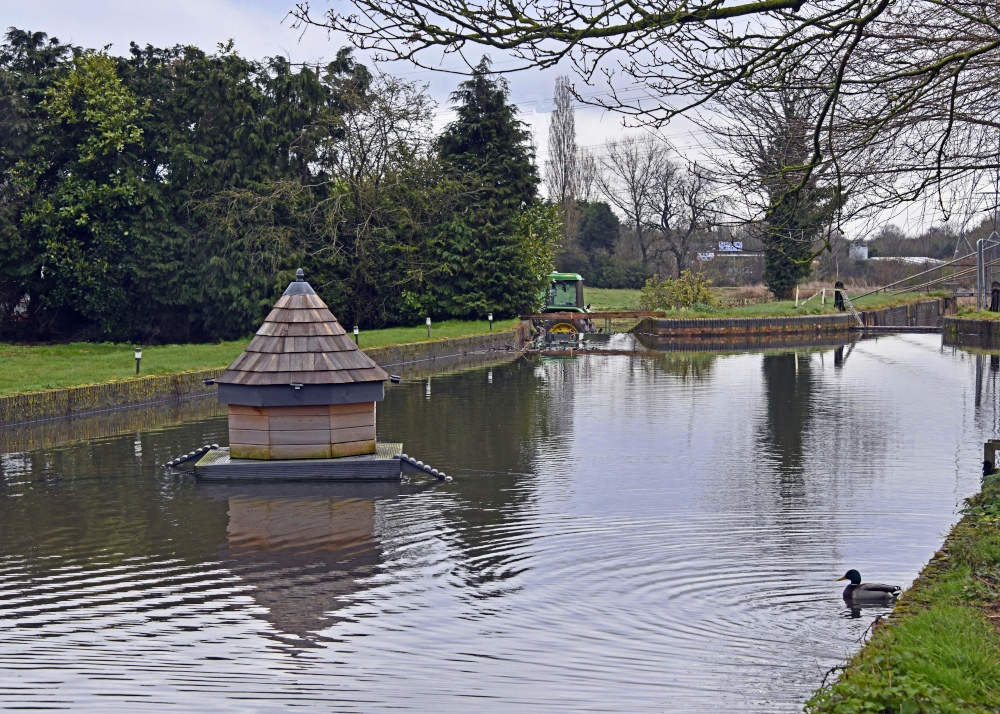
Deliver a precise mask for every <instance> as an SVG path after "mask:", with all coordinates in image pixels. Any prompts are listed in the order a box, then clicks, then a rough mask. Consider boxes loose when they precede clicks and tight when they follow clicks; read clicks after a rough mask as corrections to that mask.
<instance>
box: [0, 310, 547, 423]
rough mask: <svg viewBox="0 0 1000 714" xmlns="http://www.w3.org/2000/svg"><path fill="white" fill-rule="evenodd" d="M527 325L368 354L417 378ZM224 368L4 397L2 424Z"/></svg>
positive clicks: (120, 400) (196, 382)
mask: <svg viewBox="0 0 1000 714" xmlns="http://www.w3.org/2000/svg"><path fill="white" fill-rule="evenodd" d="M528 329H529V328H528V327H526V326H524V325H521V326H518V327H517V328H515V329H514V330H504V331H497V332H494V333H489V334H486V335H475V336H473V337H457V338H452V339H446V340H435V341H433V342H418V343H415V344H411V345H393V346H389V347H373V348H370V349H367V350H365V353H366V354H368V355H369V356H370V357H371V358H372V359H374V360H375V361H376V362H377V363H378V364H379V366H381V367H382V368H383V369H385V370H386V371H388V372H390V373H392V374H399V375H401V376H403V377H404V378H406V377H418V376H423V375H427V374H432V373H435V372H441V371H444V370H449V369H458V368H460V367H463V366H470V365H473V364H479V363H486V362H488V361H490V358H491V357H501V356H503V353H515V352H517V351H518V350H520V349H521V348H522V347H523V346H524V342H525V338H526V336H527V330H528ZM222 372H223V370H222V369H221V368H216V369H202V370H194V371H191V372H179V373H175V374H164V375H153V376H149V377H136V378H134V379H126V380H122V381H120V382H106V383H104V384H88V385H82V386H79V387H68V388H66V389H47V390H45V391H41V392H29V393H25V394H11V395H8V396H3V397H0V427H4V426H10V425H14V424H21V423H25V422H33V421H40V420H45V419H58V418H62V417H67V416H74V415H81V414H94V413H99V412H101V411H106V410H114V409H121V408H124V407H129V408H130V407H137V406H142V405H148V404H156V403H160V402H168V401H177V400H183V399H191V398H195V397H200V396H205V395H208V394H214V393H215V387H214V386H206V385H205V383H204V380H206V379H210V378H214V377H217V376H219V375H220V374H221V373H222Z"/></svg>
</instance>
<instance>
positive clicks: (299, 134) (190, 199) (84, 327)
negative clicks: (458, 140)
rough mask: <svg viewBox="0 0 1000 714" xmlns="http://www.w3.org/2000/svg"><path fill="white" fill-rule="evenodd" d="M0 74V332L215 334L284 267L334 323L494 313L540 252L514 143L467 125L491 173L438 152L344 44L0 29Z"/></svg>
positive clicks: (255, 315)
mask: <svg viewBox="0 0 1000 714" xmlns="http://www.w3.org/2000/svg"><path fill="white" fill-rule="evenodd" d="M484 81H485V82H487V83H489V82H494V80H492V79H490V78H489V77H488V76H485V75H484ZM0 89H2V90H3V91H2V96H0V339H64V338H70V337H74V338H81V337H82V338H87V339H112V340H143V341H184V340H206V339H218V338H235V337H239V336H242V335H245V334H247V333H249V332H250V331H251V330H252V329H253V328H254V327H255V325H256V324H257V323H258V321H259V320H260V318H261V317H262V315H263V314H264V313H265V312H266V310H267V309H268V308H269V306H270V305H271V304H272V303H273V301H274V300H275V299H276V298H277V296H278V295H279V294H280V291H281V289H283V287H284V284H285V283H286V282H287V280H288V279H289V277H290V275H291V274H292V272H293V271H294V270H295V268H297V267H300V266H302V267H304V268H305V269H306V270H307V272H308V273H309V275H310V279H311V280H312V281H313V282H314V283H315V284H316V286H317V287H318V288H319V289H321V290H322V294H323V295H324V296H325V297H326V298H327V301H328V303H329V304H330V306H331V308H332V309H333V310H334V312H335V313H336V314H338V315H339V316H340V317H341V318H342V320H343V321H344V322H354V323H355V324H361V325H364V326H381V325H388V324H398V323H401V322H406V321H409V320H413V319H416V318H419V317H422V315H423V314H427V311H428V310H433V311H434V313H433V314H434V317H436V318H438V319H441V318H447V317H453V316H462V317H481V316H482V315H484V314H485V312H487V311H490V310H492V311H494V312H497V313H499V314H511V313H513V312H517V311H518V310H522V309H527V308H529V307H531V303H532V302H533V301H534V300H535V299H536V296H537V293H538V289H537V283H538V280H537V275H536V274H537V273H538V272H539V271H543V272H547V271H548V269H549V266H548V265H545V266H541V263H544V262H545V260H546V259H547V260H548V261H549V263H551V248H547V246H548V245H549V244H550V243H552V242H554V241H555V240H556V237H557V231H558V226H556V227H555V232H553V228H552V226H551V225H549V224H547V223H545V222H544V221H541V223H539V221H540V220H541V218H543V217H544V216H543V215H542V214H540V213H539V211H540V209H539V208H538V207H537V203H536V201H535V198H534V185H535V183H537V179H534V178H533V177H534V173H533V172H534V169H533V167H532V166H531V165H530V160H529V163H528V168H529V170H528V171H527V172H526V173H524V174H523V175H522V176H520V177H519V178H515V179H514V180H513V183H512V184H511V185H508V184H507V183H506V181H507V178H506V177H505V175H504V174H503V171H505V170H507V169H508V168H510V167H515V168H516V167H517V166H519V163H518V162H521V161H522V160H523V159H524V157H525V156H526V154H525V153H524V150H523V147H520V145H519V144H518V143H517V142H513V143H511V144H508V145H503V146H494V145H492V144H489V143H488V142H489V141H490V138H489V131H490V130H488V129H487V130H485V131H479V130H473V131H472V134H471V135H470V139H469V142H470V143H469V144H468V148H467V150H466V152H467V153H468V154H469V156H473V155H475V154H476V152H477V151H478V152H479V153H480V154H482V155H483V156H489V157H490V159H489V162H487V163H490V162H493V163H494V164H495V165H496V167H498V168H497V171H498V173H495V174H493V175H492V177H490V176H489V174H488V172H487V171H485V170H484V169H483V166H484V164H482V163H480V164H477V165H475V166H473V165H472V164H470V163H468V162H462V161H451V160H450V159H449V157H450V156H451V154H449V152H448V151H445V150H442V149H441V148H440V147H441V146H444V144H445V143H446V139H445V138H444V137H442V138H441V139H440V140H439V141H438V142H437V143H435V141H434V139H433V137H432V135H431V133H430V117H431V113H432V106H431V104H430V101H429V100H428V98H427V97H426V96H425V95H424V94H423V92H422V91H421V90H420V89H419V88H417V87H415V86H414V85H411V84H408V83H405V82H402V81H399V80H395V79H392V78H388V77H374V76H373V75H372V74H371V73H369V72H368V70H367V69H366V68H365V67H364V66H362V65H360V64H358V63H356V62H355V61H354V60H353V59H352V57H351V55H350V52H349V51H347V50H343V51H341V52H340V53H338V55H337V56H336V58H335V59H334V61H332V62H329V63H326V64H321V65H317V66H298V65H292V64H290V63H289V62H288V61H287V60H285V59H282V58H269V59H266V60H264V61H253V60H249V59H246V58H244V57H241V56H240V55H239V54H237V53H236V52H234V51H233V48H232V46H231V45H230V46H222V47H220V48H219V49H218V51H217V52H215V53H214V54H210V53H206V52H204V51H202V50H200V49H197V48H194V47H184V46H177V47H173V48H168V49H161V48H155V47H149V46H147V47H139V46H137V45H134V44H133V45H132V47H131V50H130V53H129V56H127V57H110V56H108V55H106V54H105V53H101V52H95V51H87V50H82V49H79V48H74V47H70V46H67V45H64V44H62V43H59V42H58V40H55V39H52V38H48V37H47V36H45V35H44V34H42V33H28V32H23V31H20V30H15V29H11V30H9V31H8V33H7V34H6V36H5V42H4V43H3V44H2V45H0ZM465 98H466V99H469V98H470V97H465ZM501 100H502V101H501V105H499V110H498V111H499V115H501V116H507V117H508V118H509V119H512V118H513V112H514V109H513V108H512V107H510V105H509V104H507V103H506V94H505V93H502V96H501ZM504 112H506V114H504ZM491 118H492V117H491ZM513 121H514V122H515V123H516V119H514V120H513ZM469 126H471V125H469ZM477 141H484V142H487V143H484V144H483V145H482V146H480V147H478V148H477V146H476V143H475V142H477ZM508 150H510V151H511V152H513V153H512V154H511V155H510V156H505V155H504V152H505V151H508ZM452 153H454V152H452ZM505 162H506V163H505ZM491 165H493V164H491ZM501 166H502V167H503V168H499V167H501ZM514 175H515V174H511V176H514ZM532 181H534V182H535V183H532ZM539 225H540V226H541V227H540V228H539ZM457 226H464V228H456V227H457ZM466 228H467V229H468V231H471V233H469V235H471V234H474V235H477V236H479V237H478V238H477V239H476V241H474V242H473V244H471V247H470V244H468V243H467V242H466V235H467V234H466V233H463V230H465V229H466ZM539 231H541V232H539ZM487 234H488V235H489V236H491V238H489V239H488V240H487V239H486V238H485V236H486V235H487ZM532 236H534V237H535V238H537V240H538V245H531V244H530V243H531V240H532V239H533V238H532ZM483 251H485V252H486V253H489V256H488V257H486V256H484V255H481V254H480V253H481V252H483ZM491 251H492V252H491ZM546 251H547V252H546ZM447 256H460V258H459V259H457V260H452V261H450V262H449V260H448V259H447ZM538 256H542V258H541V260H539V259H538ZM484 261H485V262H484ZM487 267H489V270H490V272H489V274H484V271H485V270H486V268H487ZM543 267H544V270H543ZM501 286H502V288H501ZM442 296H448V298H447V299H443V298H442ZM418 313H420V314H418Z"/></svg>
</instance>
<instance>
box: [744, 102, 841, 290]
mask: <svg viewBox="0 0 1000 714" xmlns="http://www.w3.org/2000/svg"><path fill="white" fill-rule="evenodd" d="M776 103H777V107H776V109H775V118H776V121H775V123H774V124H772V125H771V126H770V127H769V130H770V134H769V135H768V136H767V137H766V139H765V140H764V141H762V142H761V145H760V146H759V147H758V148H759V154H758V155H757V156H756V157H755V161H754V163H755V169H756V172H757V178H758V180H759V182H760V187H761V189H762V191H763V193H764V194H765V196H766V197H767V202H768V205H767V210H766V212H765V220H764V226H763V235H762V236H761V242H762V243H763V247H764V275H763V277H764V284H765V285H767V287H768V289H769V290H770V291H771V293H772V294H773V295H774V296H775V297H776V298H778V299H779V300H787V299H789V298H790V297H791V296H792V293H793V292H794V290H795V286H796V285H798V284H799V283H801V282H803V281H804V280H805V279H806V278H808V277H809V274H810V272H811V270H812V265H811V258H812V257H813V255H814V253H815V249H814V247H813V246H814V245H815V244H816V242H817V240H819V239H820V238H821V237H822V234H823V232H824V230H826V229H828V227H829V226H830V224H831V221H832V219H833V216H834V215H835V213H836V211H837V209H838V208H839V207H840V206H841V205H842V204H843V197H842V196H841V194H840V193H839V190H838V189H837V188H836V187H835V185H828V183H827V182H824V181H822V180H821V176H820V175H819V172H818V171H817V170H811V169H806V168H805V167H808V166H809V160H810V156H811V154H812V151H813V146H812V140H813V137H812V132H811V130H810V128H809V127H810V121H811V118H812V113H813V112H814V111H815V108H814V107H812V106H811V105H810V104H809V103H808V101H806V100H805V99H804V98H802V97H801V96H799V95H798V94H796V93H795V92H791V91H790V92H786V93H782V94H781V95H780V96H779V97H778V98H777V100H776Z"/></svg>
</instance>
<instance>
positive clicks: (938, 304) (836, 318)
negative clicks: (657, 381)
mask: <svg viewBox="0 0 1000 714" xmlns="http://www.w3.org/2000/svg"><path fill="white" fill-rule="evenodd" d="M953 311H954V301H953V300H951V299H950V298H934V299H930V300H921V301H919V302H914V303H909V304H906V305H897V306H895V307H886V308H882V309H879V310H859V311H858V312H859V313H860V315H861V319H862V321H863V322H864V324H865V326H866V327H917V326H928V327H932V326H936V325H937V324H938V320H939V319H940V318H941V317H942V316H944V315H947V314H949V313H951V312H953ZM856 324H857V323H856V322H855V321H854V318H853V317H852V316H851V314H850V313H846V312H842V313H837V314H834V315H791V316H787V317H695V318H679V319H672V318H649V317H648V318H646V319H644V320H643V321H642V322H640V323H639V324H638V325H636V327H635V330H634V331H635V332H637V333H644V334H651V335H657V336H659V337H700V336H708V335H716V336H718V335H774V334H802V333H812V334H816V333H833V332H847V331H848V330H850V329H851V328H852V327H854V326H855V325H856Z"/></svg>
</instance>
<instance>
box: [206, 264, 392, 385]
mask: <svg viewBox="0 0 1000 714" xmlns="http://www.w3.org/2000/svg"><path fill="white" fill-rule="evenodd" d="M297 275H299V277H298V279H297V280H295V281H294V282H292V283H291V284H290V285H289V286H288V288H287V289H286V290H285V292H284V294H283V295H282V296H281V297H280V298H279V299H278V302H276V303H275V304H274V307H273V308H272V309H271V313H270V314H269V315H268V316H267V319H265V320H264V324H263V325H261V326H260V329H259V330H257V334H256V335H255V336H254V338H253V339H252V340H250V344H249V345H247V347H246V349H245V350H244V351H243V354H241V355H240V356H239V357H237V358H236V361H235V362H233V363H232V364H231V365H229V367H227V368H226V371H225V372H224V373H223V374H222V376H221V377H218V378H217V379H216V380H215V381H216V382H217V383H219V384H240V385H246V386H270V385H289V384H292V383H298V384H303V385H306V384H352V383H359V382H384V381H385V380H387V379H388V378H389V375H388V374H386V373H385V371H384V370H383V369H382V368H381V367H379V366H378V365H377V364H375V362H374V361H373V360H372V359H371V357H369V356H368V355H366V354H365V353H364V352H362V351H361V350H360V349H358V347H357V345H355V344H354V340H353V339H351V337H350V336H348V334H347V332H346V331H345V330H344V328H343V327H341V326H340V323H339V322H337V318H336V317H334V316H333V313H332V312H330V309H329V308H328V307H327V306H326V303H324V302H323V301H322V300H320V298H319V296H318V295H317V294H316V292H315V291H314V290H313V289H312V287H311V286H310V285H309V283H307V282H305V281H304V280H303V279H302V277H301V272H298V273H297Z"/></svg>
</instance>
